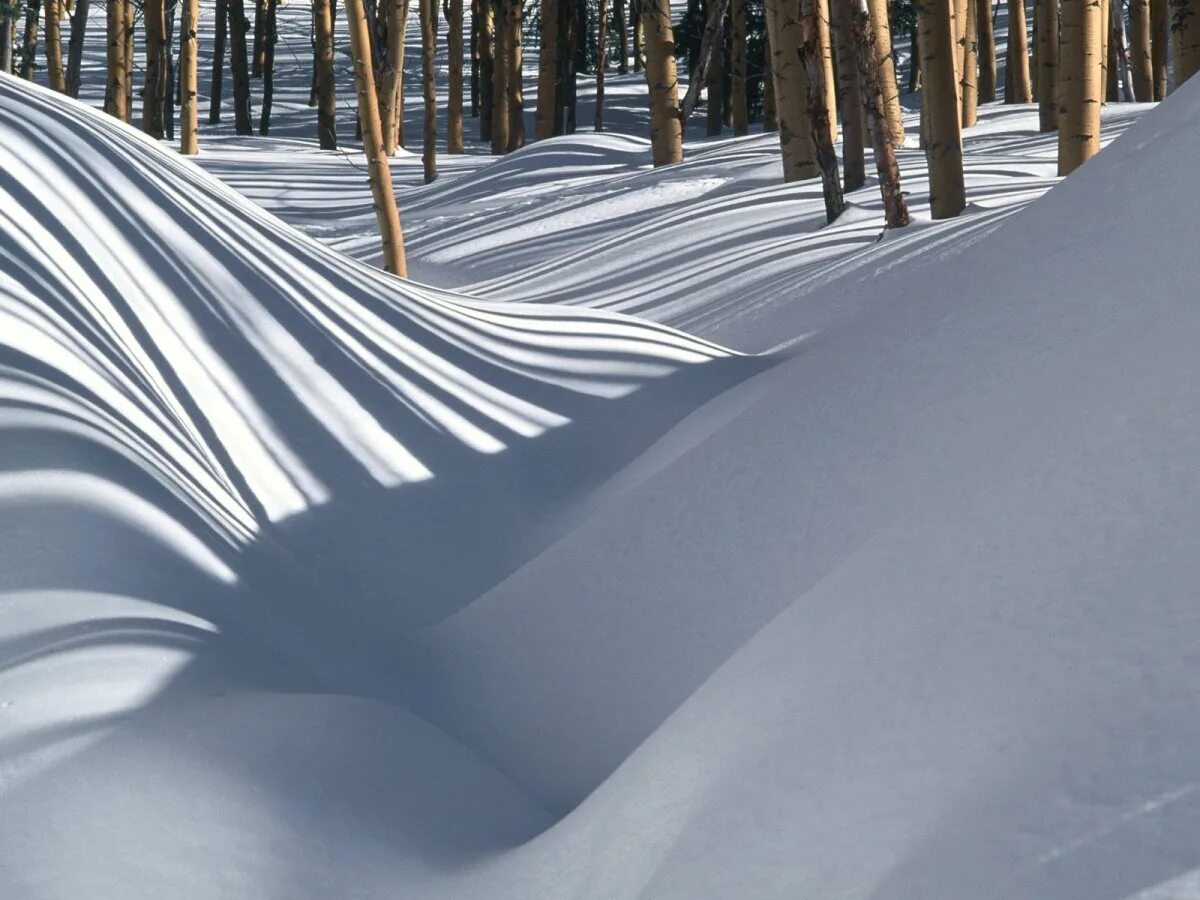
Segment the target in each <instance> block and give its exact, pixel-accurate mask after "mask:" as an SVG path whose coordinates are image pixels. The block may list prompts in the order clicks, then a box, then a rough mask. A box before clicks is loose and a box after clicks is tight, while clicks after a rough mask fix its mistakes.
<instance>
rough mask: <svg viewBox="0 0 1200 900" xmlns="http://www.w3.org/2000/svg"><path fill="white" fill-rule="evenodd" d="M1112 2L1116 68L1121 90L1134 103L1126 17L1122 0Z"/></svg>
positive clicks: (1126, 98) (1111, 14)
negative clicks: (1122, 7) (1122, 11)
mask: <svg viewBox="0 0 1200 900" xmlns="http://www.w3.org/2000/svg"><path fill="white" fill-rule="evenodd" d="M1110 2H1111V4H1112V10H1111V12H1110V13H1109V18H1110V21H1111V22H1112V23H1113V34H1112V42H1113V43H1114V44H1115V45H1116V48H1117V50H1116V52H1117V65H1116V69H1117V72H1118V77H1119V80H1120V85H1121V91H1122V92H1123V93H1124V95H1125V101H1126V102H1127V103H1132V102H1133V100H1134V99H1135V97H1134V93H1133V73H1132V72H1131V71H1130V69H1131V68H1132V66H1130V64H1129V42H1128V36H1127V34H1126V31H1125V17H1124V16H1123V15H1122V14H1121V0H1110Z"/></svg>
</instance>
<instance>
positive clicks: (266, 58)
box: [258, 0, 279, 136]
mask: <svg viewBox="0 0 1200 900" xmlns="http://www.w3.org/2000/svg"><path fill="white" fill-rule="evenodd" d="M266 2H267V9H266V11H265V12H264V13H263V40H262V79H263V97H262V109H261V110H259V116H258V133H259V134H261V135H263V136H266V135H268V134H270V133H271V105H272V103H274V101H275V44H276V43H277V42H278V41H279V32H278V29H277V24H278V23H277V15H278V11H277V7H276V0H266Z"/></svg>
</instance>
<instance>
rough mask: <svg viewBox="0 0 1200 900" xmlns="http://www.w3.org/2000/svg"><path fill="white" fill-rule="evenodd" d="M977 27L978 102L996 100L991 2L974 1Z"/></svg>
mask: <svg viewBox="0 0 1200 900" xmlns="http://www.w3.org/2000/svg"><path fill="white" fill-rule="evenodd" d="M975 7H976V8H975V21H976V22H977V23H978V26H979V102H980V103H991V102H992V101H993V100H995V99H996V32H995V29H994V28H993V27H992V3H991V0H975Z"/></svg>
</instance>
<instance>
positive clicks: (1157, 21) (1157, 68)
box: [1150, 0, 1171, 100]
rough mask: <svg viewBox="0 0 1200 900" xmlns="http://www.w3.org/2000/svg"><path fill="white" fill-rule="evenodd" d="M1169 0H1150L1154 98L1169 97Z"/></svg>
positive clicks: (1163, 98) (1162, 98)
mask: <svg viewBox="0 0 1200 900" xmlns="http://www.w3.org/2000/svg"><path fill="white" fill-rule="evenodd" d="M1170 18H1171V16H1170V8H1169V6H1168V0H1150V61H1151V67H1152V68H1153V70H1154V99H1155V100H1165V99H1166V97H1167V48H1168V40H1169V39H1168V35H1169V32H1170V29H1169V28H1168V21H1169V20H1170Z"/></svg>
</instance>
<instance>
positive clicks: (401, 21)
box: [330, 0, 409, 156]
mask: <svg viewBox="0 0 1200 900" xmlns="http://www.w3.org/2000/svg"><path fill="white" fill-rule="evenodd" d="M408 9H409V7H408V2H407V0H387V48H386V49H385V51H384V62H383V90H382V91H380V93H379V96H380V105H379V120H380V123H381V126H382V128H383V150H384V152H385V153H386V154H387V155H388V156H391V155H392V154H393V153H395V152H396V143H397V140H398V137H399V133H400V129H399V122H400V120H401V118H402V117H403V115H404V110H403V109H401V103H402V99H403V90H404V88H403V84H402V81H403V79H404V38H405V33H406V31H407V28H408ZM332 66H333V57H332V52H331V55H330V69H331V72H332Z"/></svg>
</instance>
